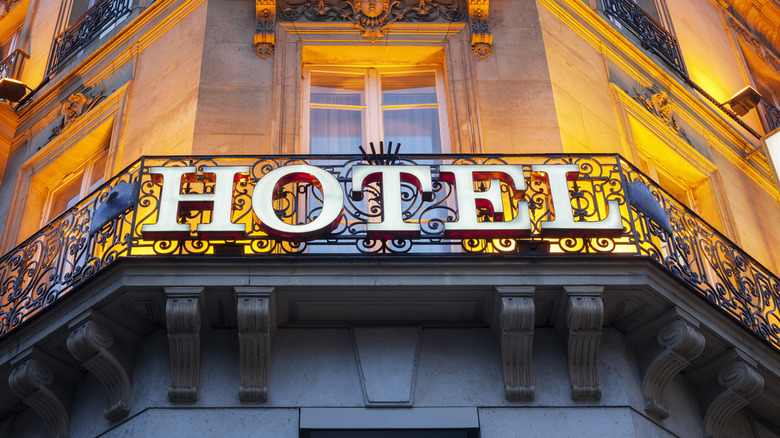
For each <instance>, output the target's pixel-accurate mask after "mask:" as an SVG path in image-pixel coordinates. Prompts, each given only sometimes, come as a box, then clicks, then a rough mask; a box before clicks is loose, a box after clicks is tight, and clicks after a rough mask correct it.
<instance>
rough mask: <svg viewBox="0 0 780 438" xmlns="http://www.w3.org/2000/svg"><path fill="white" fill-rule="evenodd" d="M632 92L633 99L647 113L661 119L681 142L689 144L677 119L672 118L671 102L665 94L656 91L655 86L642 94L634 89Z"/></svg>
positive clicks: (686, 135)
mask: <svg viewBox="0 0 780 438" xmlns="http://www.w3.org/2000/svg"><path fill="white" fill-rule="evenodd" d="M633 90H634V98H635V99H636V100H637V101H638V102H639V103H641V104H642V105H643V106H644V107H645V108H646V109H647V110H648V111H650V112H651V113H653V114H655V116H657V117H658V118H659V119H661V120H662V121H663V122H664V123H666V126H668V127H670V128H671V129H672V130H673V131H675V132H676V133H677V135H679V136H680V137H682V139H683V140H685V141H686V142H688V143H690V142H691V140H690V139H689V138H688V134H687V133H686V132H685V130H684V129H682V128H681V127H680V125H679V124H678V123H677V119H676V118H675V117H674V113H673V112H672V101H671V100H670V99H669V96H668V95H667V94H666V93H664V92H663V91H660V90H658V89H657V88H655V86H652V87H650V88H647V89H646V90H645V91H642V92H640V91H638V90H637V89H636V88H634V89H633Z"/></svg>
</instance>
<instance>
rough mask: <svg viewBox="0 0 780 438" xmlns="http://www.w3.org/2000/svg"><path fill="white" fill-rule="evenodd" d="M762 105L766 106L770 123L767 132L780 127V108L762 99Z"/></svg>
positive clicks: (768, 122) (767, 119) (765, 109)
mask: <svg viewBox="0 0 780 438" xmlns="http://www.w3.org/2000/svg"><path fill="white" fill-rule="evenodd" d="M761 105H762V106H763V107H764V114H766V123H767V125H769V126H768V128H769V129H768V130H767V132H771V131H774V130H775V129H777V128H780V109H777V108H776V107H775V106H774V105H772V104H770V103H768V102H767V101H766V100H761Z"/></svg>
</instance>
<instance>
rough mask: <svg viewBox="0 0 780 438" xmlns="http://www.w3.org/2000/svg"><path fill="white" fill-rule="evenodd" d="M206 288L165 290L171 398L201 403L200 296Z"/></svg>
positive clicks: (169, 395)
mask: <svg viewBox="0 0 780 438" xmlns="http://www.w3.org/2000/svg"><path fill="white" fill-rule="evenodd" d="M203 289H204V288H203V287H166V288H165V297H166V303H165V323H166V327H167V328H168V346H169V348H170V357H171V385H170V386H169V387H168V398H169V399H170V400H171V401H174V402H181V401H185V402H193V401H196V400H198V387H199V386H200V366H201V311H200V306H201V300H200V298H201V296H202V294H203Z"/></svg>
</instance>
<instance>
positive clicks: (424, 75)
mask: <svg viewBox="0 0 780 438" xmlns="http://www.w3.org/2000/svg"><path fill="white" fill-rule="evenodd" d="M426 103H436V74H435V73H434V72H419V73H404V74H392V75H390V74H384V75H382V105H420V104H426Z"/></svg>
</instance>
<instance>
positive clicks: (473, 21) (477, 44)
mask: <svg viewBox="0 0 780 438" xmlns="http://www.w3.org/2000/svg"><path fill="white" fill-rule="evenodd" d="M488 2H489V0H469V23H470V26H471V51H472V52H473V53H474V54H475V55H477V56H479V57H480V59H485V58H487V57H488V56H490V54H491V53H493V34H492V33H491V32H490V21H488Z"/></svg>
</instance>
